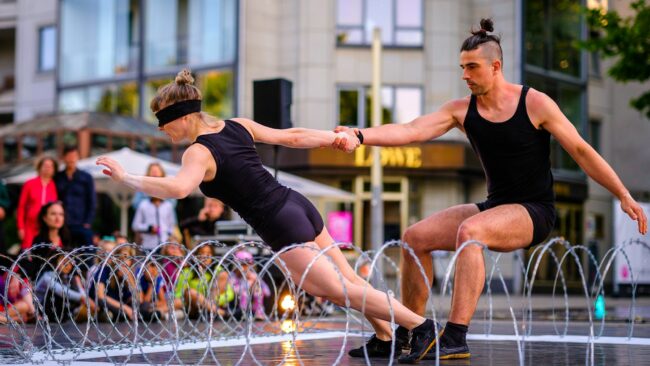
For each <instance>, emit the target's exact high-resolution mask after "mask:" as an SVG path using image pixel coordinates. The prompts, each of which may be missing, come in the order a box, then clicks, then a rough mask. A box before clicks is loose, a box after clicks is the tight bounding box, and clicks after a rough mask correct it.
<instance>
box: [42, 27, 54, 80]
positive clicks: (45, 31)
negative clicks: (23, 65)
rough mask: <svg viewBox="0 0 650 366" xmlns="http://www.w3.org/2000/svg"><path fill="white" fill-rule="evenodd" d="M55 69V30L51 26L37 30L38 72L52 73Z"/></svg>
mask: <svg viewBox="0 0 650 366" xmlns="http://www.w3.org/2000/svg"><path fill="white" fill-rule="evenodd" d="M55 67H56V28H55V27H54V26H53V25H50V26H47V27H42V28H40V29H39V30H38V71H39V72H47V71H52V70H54V68H55Z"/></svg>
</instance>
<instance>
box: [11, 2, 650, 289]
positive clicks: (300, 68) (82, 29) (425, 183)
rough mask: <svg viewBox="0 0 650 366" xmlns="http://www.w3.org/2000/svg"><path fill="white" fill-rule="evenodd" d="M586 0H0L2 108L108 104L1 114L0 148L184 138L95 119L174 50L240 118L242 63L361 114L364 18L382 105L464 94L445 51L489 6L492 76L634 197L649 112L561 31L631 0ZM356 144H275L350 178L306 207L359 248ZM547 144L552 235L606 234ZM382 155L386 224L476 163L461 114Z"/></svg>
mask: <svg viewBox="0 0 650 366" xmlns="http://www.w3.org/2000/svg"><path fill="white" fill-rule="evenodd" d="M588 3H589V4H587V2H586V1H584V0H534V1H532V0H531V1H529V0H496V1H486V0H326V1H323V0H255V1H253V0H242V1H236V0H110V1H109V0H106V1H97V0H13V1H12V0H0V123H2V124H12V123H15V124H20V123H33V124H34V123H35V124H38V125H40V124H42V123H43V121H46V120H52V118H58V119H59V120H65V119H66V118H68V117H66V116H69V115H70V116H79V113H84V112H93V113H98V114H101V115H106V116H108V117H105V120H106V122H105V123H106V125H105V126H104V127H102V128H100V129H98V130H96V133H93V132H90V133H88V134H89V135H88V136H85V137H80V135H75V134H74V133H73V134H67V135H66V134H65V133H60V132H57V133H50V134H49V135H48V134H46V133H30V132H29V131H20V132H16V129H15V128H14V129H3V130H0V131H4V134H2V135H0V142H1V144H0V164H4V166H5V168H6V167H7V166H11V165H15V164H19V163H21V162H22V161H23V160H28V159H29V157H30V156H32V155H37V154H39V153H41V152H43V151H46V150H47V149H48V146H49V148H50V149H53V150H54V151H55V152H56V151H59V152H60V150H59V149H60V147H61V146H62V144H63V143H64V142H65V139H68V140H70V141H76V142H82V143H83V145H87V148H86V149H85V150H82V151H83V152H84V153H83V155H84V156H88V155H90V154H91V153H100V152H102V151H109V150H114V149H116V148H119V147H123V146H129V147H132V148H134V149H136V150H139V151H142V152H148V153H151V154H154V155H156V154H159V153H160V152H161V151H167V152H168V153H166V154H163V155H161V156H162V157H164V158H167V159H169V160H176V161H178V159H179V157H180V153H181V152H182V147H173V146H171V145H169V143H167V142H165V141H164V140H161V139H160V135H156V133H157V132H156V131H155V128H152V129H151V131H143V130H137V131H136V129H134V130H133V131H128V128H127V130H126V131H124V129H122V128H120V129H115V131H112V128H111V124H112V123H115V126H117V125H119V124H118V123H117V122H111V121H112V120H113V121H117V120H118V119H120V120H121V121H124V118H129V119H132V120H133V123H134V124H137V123H139V121H146V122H149V123H154V118H153V116H152V114H151V112H150V111H149V108H148V103H149V100H150V99H151V96H152V95H153V93H154V92H155V90H156V88H157V87H159V86H160V85H163V84H165V83H167V82H169V81H170V80H172V78H173V77H174V75H175V74H176V73H177V72H178V70H179V69H180V68H181V67H190V68H191V69H192V71H193V72H194V73H195V75H196V79H197V85H198V87H199V88H201V90H202V92H203V95H204V105H203V107H204V110H205V111H207V112H208V113H211V114H213V115H216V116H219V117H222V118H227V117H231V116H243V117H251V118H252V117H253V81H254V80H258V79H269V78H276V77H282V78H286V79H288V80H290V81H292V82H293V108H292V112H291V113H292V118H291V119H292V122H293V125H294V126H300V127H308V128H317V129H325V130H330V129H333V128H334V127H335V126H337V125H340V124H341V125H349V126H358V127H366V126H368V125H369V124H370V122H369V121H370V92H369V87H370V82H371V69H372V65H371V53H370V37H371V32H372V29H373V28H374V27H380V28H381V29H382V39H383V45H384V54H383V82H384V86H383V88H382V104H383V122H384V123H403V122H408V121H410V120H411V119H412V118H414V117H416V116H418V115H421V114H425V113H430V112H433V111H435V110H436V109H437V108H439V107H440V106H441V105H442V103H444V102H445V101H447V100H449V99H453V98H460V97H463V96H466V95H467V94H468V89H467V88H466V86H465V84H464V83H463V82H462V80H461V71H460V68H459V66H458V56H459V49H460V45H461V43H462V41H463V40H464V39H465V38H466V37H467V36H468V35H469V30H470V28H471V27H477V26H478V21H479V20H480V18H482V17H492V18H493V19H494V21H495V30H496V32H497V33H498V34H500V35H501V36H502V47H503V51H504V73H505V77H506V79H507V80H510V81H512V82H517V83H524V84H527V85H530V86H532V87H534V88H536V89H538V90H541V91H543V92H545V93H547V94H549V95H550V96H551V97H552V98H553V99H555V100H556V101H557V102H558V104H559V105H560V107H561V108H562V110H563V112H564V113H565V114H566V115H567V116H568V117H569V119H570V120H571V122H572V123H574V124H575V126H576V128H577V129H578V130H579V131H580V133H581V134H582V135H583V136H584V137H585V138H587V139H588V141H590V142H591V144H592V145H593V146H594V147H595V148H596V149H597V150H598V151H599V152H600V153H601V154H602V155H603V156H604V157H605V159H606V160H607V161H609V162H610V163H611V164H612V166H613V167H614V169H615V170H616V171H617V172H618V173H619V174H620V176H621V178H622V179H623V181H624V182H625V184H626V185H627V187H628V188H629V189H630V190H631V192H632V194H633V195H634V196H635V197H636V198H638V199H640V200H642V201H649V200H650V183H649V182H650V171H648V170H646V169H644V168H643V167H645V165H647V161H649V160H650V149H648V148H647V142H646V141H645V140H647V138H648V137H649V136H650V121H648V120H647V118H644V117H643V115H642V114H641V113H639V112H638V111H635V110H634V109H632V108H631V107H629V103H628V101H629V99H630V98H631V97H632V96H634V95H638V94H639V93H640V91H641V90H643V89H644V88H646V89H647V87H648V85H647V84H646V85H638V84H626V85H622V84H617V83H615V82H613V81H612V80H611V79H610V78H609V77H607V75H606V73H605V71H606V68H607V64H606V63H603V62H601V61H600V59H599V57H598V55H597V54H589V53H587V52H585V51H581V50H579V49H577V48H576V47H575V45H574V42H575V41H576V40H580V39H585V38H586V37H588V36H589V34H588V33H589V32H588V30H587V27H586V25H585V24H584V21H583V20H582V18H581V16H580V8H581V6H585V5H590V6H591V5H593V6H596V5H602V6H605V7H608V8H610V9H615V10H617V11H619V12H621V13H622V14H626V13H627V12H628V5H629V3H630V1H626V0H614V1H607V0H603V1H589V2H588ZM53 115H57V116H58V117H51V116H53ZM70 118H71V117H70ZM77 118H79V117H77ZM37 121H40V122H37ZM62 126H63V125H62ZM152 127H153V125H152ZM50 132H51V131H50ZM66 136H67V137H66ZM143 136H144V137H143ZM82 149H83V148H82ZM260 151H261V153H262V154H263V156H264V158H265V161H266V162H268V163H270V162H271V160H272V150H271V149H268V148H267V147H264V146H260ZM369 156H370V155H369V150H368V149H365V148H364V147H363V146H362V147H361V148H360V149H359V150H357V152H356V153H354V154H349V155H348V154H344V153H341V152H336V151H331V150H329V149H315V150H290V149H284V148H281V149H279V155H278V161H279V168H280V169H282V170H285V171H289V172H292V173H295V174H299V175H302V176H305V177H308V178H311V179H314V180H317V181H320V182H323V183H326V184H329V185H332V186H334V187H338V188H342V189H344V190H347V191H350V192H353V193H354V194H355V196H356V201H355V203H354V204H353V205H347V206H341V207H338V206H335V205H330V206H328V207H326V208H323V207H320V208H321V209H325V210H352V211H353V212H354V215H353V217H354V222H355V225H354V235H353V238H354V242H355V243H357V244H358V245H360V246H362V247H364V248H369V247H370V245H369V240H370V239H369V238H370V227H369V225H370V219H369V217H370V216H369V207H370V205H369V200H370V192H369V191H370V189H369V181H370V174H369V166H370V160H369V159H370V158H369ZM552 161H553V167H554V175H555V178H556V183H555V192H556V195H557V209H558V213H559V217H558V222H557V224H556V230H555V232H554V235H560V236H564V237H565V238H567V239H568V240H569V241H570V242H572V243H585V244H587V243H591V244H592V245H593V246H595V247H596V248H598V251H599V252H600V253H604V252H605V251H606V250H607V249H608V248H610V247H611V246H612V231H613V222H612V211H613V210H614V209H615V207H613V199H612V196H611V195H610V194H609V193H608V192H607V191H605V190H604V189H602V188H601V187H600V186H598V185H597V184H595V183H594V182H592V181H591V180H589V179H587V177H586V176H585V174H584V173H583V172H582V171H581V170H580V169H579V167H578V166H577V165H576V164H575V162H574V161H573V160H572V159H571V158H570V157H569V156H568V155H567V154H566V152H564V150H563V149H562V148H561V147H560V146H559V145H558V144H557V143H555V142H553V153H552ZM382 164H383V165H384V176H385V178H384V193H383V194H384V197H383V198H384V202H385V208H384V215H385V217H384V225H385V227H384V232H385V234H386V239H387V240H388V239H398V238H399V237H400V234H401V233H402V232H403V230H404V229H405V228H406V227H407V226H408V225H409V224H412V223H414V222H416V221H417V220H420V219H422V218H423V217H426V216H427V215H429V214H431V213H432V212H434V211H437V210H441V209H444V208H447V207H449V206H451V205H455V204H459V203H465V202H478V201H481V200H483V199H484V198H485V195H486V187H485V179H484V176H483V173H482V170H481V167H480V164H479V162H478V160H477V159H476V157H475V155H474V154H473V152H472V151H471V148H470V146H469V144H468V143H467V141H466V138H465V137H464V135H462V134H461V133H460V132H459V131H453V132H451V133H449V134H447V135H445V136H444V137H442V138H440V139H438V140H436V141H432V142H427V143H422V144H414V145H410V146H405V147H395V148H384V149H383V151H382ZM514 255H515V254H509V255H506V256H505V257H503V258H502V259H501V260H502V261H507V260H509V259H511V258H513V256H514ZM524 255H526V254H524ZM513 263H514V262H513ZM585 264H586V257H585ZM514 266H515V265H514V264H513V266H512V267H513V268H514ZM567 266H568V267H567V268H566V269H567V273H568V276H569V277H568V279H569V280H570V281H575V280H577V279H578V278H579V277H578V276H579V274H578V270H577V268H575V265H573V266H572V265H571V264H567ZM551 267H552V266H551V265H550V264H549V263H544V264H543V266H542V269H541V271H540V274H539V276H540V278H539V280H540V281H549V283H551V284H552V282H553V280H554V275H555V271H554V270H552V268H551ZM509 269H510V271H509ZM501 270H502V271H504V275H505V276H506V277H508V280H509V281H510V282H512V281H517V279H516V278H514V277H515V276H514V275H513V273H514V271H513V270H512V268H509V267H508V266H502V267H501Z"/></svg>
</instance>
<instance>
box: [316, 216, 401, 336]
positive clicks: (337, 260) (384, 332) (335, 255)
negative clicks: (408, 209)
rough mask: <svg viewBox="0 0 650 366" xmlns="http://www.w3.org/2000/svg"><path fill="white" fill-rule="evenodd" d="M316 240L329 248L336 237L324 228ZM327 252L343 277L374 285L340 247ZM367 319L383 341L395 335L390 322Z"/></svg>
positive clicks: (357, 283)
mask: <svg viewBox="0 0 650 366" xmlns="http://www.w3.org/2000/svg"><path fill="white" fill-rule="evenodd" d="M314 241H315V242H316V245H318V247H319V248H320V249H325V248H328V247H330V246H331V245H332V244H333V243H334V239H333V238H332V236H331V235H330V234H329V232H328V231H327V228H323V231H322V232H321V233H320V235H318V236H317V237H316V239H315V240H314ZM326 254H327V256H329V257H330V258H331V259H332V262H334V264H336V266H337V267H338V269H339V271H341V274H342V275H343V277H345V278H346V279H347V280H348V281H350V282H352V283H353V284H356V285H361V286H367V287H368V288H369V289H370V288H372V286H371V285H370V284H369V283H368V282H367V281H366V280H365V279H363V278H361V277H360V276H359V275H358V274H357V273H356V272H355V271H354V268H352V266H350V263H349V262H348V260H347V259H346V258H345V256H344V255H343V253H342V252H341V249H339V247H337V246H335V247H332V248H330V249H329V250H328V251H327V252H326ZM366 319H368V322H370V324H371V325H372V328H373V329H374V330H375V333H376V334H377V338H379V339H381V340H382V341H387V340H390V339H391V337H392V336H393V330H392V329H391V326H390V323H389V322H387V321H385V320H380V319H376V318H373V317H370V316H366Z"/></svg>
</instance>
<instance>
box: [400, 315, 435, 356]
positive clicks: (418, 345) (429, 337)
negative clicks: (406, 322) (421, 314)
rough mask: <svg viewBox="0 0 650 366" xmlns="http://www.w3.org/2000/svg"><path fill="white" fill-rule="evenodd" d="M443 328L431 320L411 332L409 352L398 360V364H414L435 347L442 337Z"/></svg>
mask: <svg viewBox="0 0 650 366" xmlns="http://www.w3.org/2000/svg"><path fill="white" fill-rule="evenodd" d="M442 332H443V328H442V327H441V326H440V324H438V323H434V322H433V320H431V319H427V320H425V321H424V323H422V324H420V325H418V326H417V327H415V328H414V329H413V331H411V352H410V353H409V354H408V355H404V356H402V357H400V358H399V363H416V362H418V361H420V360H421V359H422V358H424V356H425V355H426V354H427V352H429V351H431V349H432V348H433V347H434V346H435V344H436V341H437V340H438V338H439V337H440V336H442Z"/></svg>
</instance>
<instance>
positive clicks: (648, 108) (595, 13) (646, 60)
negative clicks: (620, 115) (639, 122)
mask: <svg viewBox="0 0 650 366" xmlns="http://www.w3.org/2000/svg"><path fill="white" fill-rule="evenodd" d="M630 6H631V8H632V10H633V11H634V15H633V16H630V17H626V18H623V17H621V16H620V15H619V14H618V12H616V11H611V10H610V11H605V10H603V9H587V10H586V13H587V17H586V18H587V24H588V25H589V28H590V30H591V33H592V34H596V35H597V36H596V37H590V39H589V40H587V41H585V42H581V46H582V47H583V48H585V49H587V50H589V51H591V52H599V53H600V55H601V56H602V57H603V58H615V59H616V61H615V63H614V64H613V65H612V67H611V68H610V69H609V70H608V74H609V75H610V76H611V77H612V78H614V80H616V81H620V82H629V81H639V82H644V81H647V80H648V79H650V4H647V3H646V0H636V1H634V2H632V3H631V5H630ZM630 104H631V105H632V107H634V108H636V109H638V110H639V111H640V112H641V113H644V114H645V115H646V116H647V117H648V118H650V91H646V92H645V93H643V94H641V95H640V96H639V97H637V98H634V99H632V100H631V101H630Z"/></svg>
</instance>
